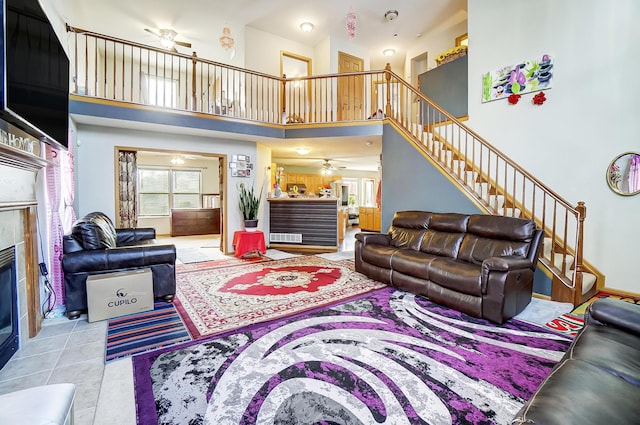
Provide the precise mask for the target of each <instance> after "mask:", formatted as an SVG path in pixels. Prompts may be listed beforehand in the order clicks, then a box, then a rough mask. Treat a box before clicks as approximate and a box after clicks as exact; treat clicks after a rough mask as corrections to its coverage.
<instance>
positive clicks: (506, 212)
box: [498, 208, 521, 218]
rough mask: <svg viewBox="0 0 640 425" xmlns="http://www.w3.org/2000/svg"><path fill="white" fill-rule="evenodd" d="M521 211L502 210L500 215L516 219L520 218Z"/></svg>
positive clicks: (499, 211)
mask: <svg viewBox="0 0 640 425" xmlns="http://www.w3.org/2000/svg"><path fill="white" fill-rule="evenodd" d="M520 214H521V211H520V210H519V209H518V208H500V209H498V215H503V216H505V217H516V218H520Z"/></svg>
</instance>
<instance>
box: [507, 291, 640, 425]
mask: <svg viewBox="0 0 640 425" xmlns="http://www.w3.org/2000/svg"><path fill="white" fill-rule="evenodd" d="M639 359H640V306H638V305H635V304H632V303H628V302H626V301H621V300H613V299H607V298H602V299H598V300H596V301H594V302H593V303H592V304H591V305H590V306H589V308H588V309H587V312H586V314H585V326H584V328H583V329H582V331H580V333H579V334H578V336H576V338H575V339H574V340H573V342H572V343H571V346H570V347H569V350H568V351H567V352H566V353H565V355H564V357H563V358H562V359H561V360H560V361H559V362H558V363H557V364H556V365H555V367H554V368H553V370H552V371H551V374H550V375H549V376H548V377H547V378H546V379H545V381H544V382H543V383H542V385H540V387H539V388H538V390H537V391H536V393H535V394H534V395H533V396H532V397H531V399H529V401H527V402H526V403H525V405H524V406H523V407H522V409H520V411H519V412H518V414H517V415H516V417H515V419H514V420H513V421H512V422H511V424H513V425H524V424H537V425H565V424H580V425H603V424H604V425H623V424H624V425H627V424H637V423H640V361H639Z"/></svg>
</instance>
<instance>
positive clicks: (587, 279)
mask: <svg viewBox="0 0 640 425" xmlns="http://www.w3.org/2000/svg"><path fill="white" fill-rule="evenodd" d="M596 280H597V277H596V275H594V274H591V273H586V272H584V273H582V295H584V294H586V293H587V292H589V291H590V290H591V288H593V285H595V283H596Z"/></svg>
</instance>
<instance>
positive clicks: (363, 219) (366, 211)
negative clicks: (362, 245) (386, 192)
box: [359, 207, 382, 232]
mask: <svg viewBox="0 0 640 425" xmlns="http://www.w3.org/2000/svg"><path fill="white" fill-rule="evenodd" d="M359 211H360V212H359V215H360V217H359V223H360V229H362V230H369V231H372V232H379V231H380V229H381V227H382V226H381V217H380V210H379V209H378V208H376V207H360V208H359Z"/></svg>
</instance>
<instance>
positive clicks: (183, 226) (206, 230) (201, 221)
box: [171, 208, 220, 236]
mask: <svg viewBox="0 0 640 425" xmlns="http://www.w3.org/2000/svg"><path fill="white" fill-rule="evenodd" d="M217 233H220V208H196V209H176V210H171V236H189V235H209V234H217Z"/></svg>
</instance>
